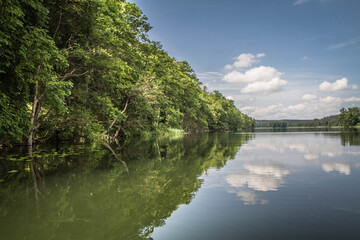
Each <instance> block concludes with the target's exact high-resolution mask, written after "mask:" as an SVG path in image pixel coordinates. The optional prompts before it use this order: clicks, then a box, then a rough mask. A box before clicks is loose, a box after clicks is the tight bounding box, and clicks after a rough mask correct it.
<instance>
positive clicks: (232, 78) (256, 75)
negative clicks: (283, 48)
mask: <svg viewBox="0 0 360 240" xmlns="http://www.w3.org/2000/svg"><path fill="white" fill-rule="evenodd" d="M281 75H283V73H282V72H279V71H278V70H276V69H275V68H273V67H267V66H260V67H255V68H252V69H249V70H247V71H246V72H244V73H242V72H239V71H232V72H230V73H228V74H226V75H225V76H224V77H223V80H224V81H226V82H229V83H247V85H246V86H245V87H244V88H243V89H242V90H241V92H242V93H269V92H275V91H278V90H280V89H282V88H283V87H284V86H285V85H286V84H287V81H285V80H283V79H280V77H281Z"/></svg>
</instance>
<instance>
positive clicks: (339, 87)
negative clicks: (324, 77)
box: [319, 78, 348, 92]
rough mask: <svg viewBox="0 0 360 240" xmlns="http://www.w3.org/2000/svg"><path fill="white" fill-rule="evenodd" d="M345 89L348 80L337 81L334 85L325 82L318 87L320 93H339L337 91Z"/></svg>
mask: <svg viewBox="0 0 360 240" xmlns="http://www.w3.org/2000/svg"><path fill="white" fill-rule="evenodd" d="M347 87H348V79H347V78H341V79H338V80H336V82H334V83H330V82H327V81H325V82H322V83H321V84H320V85H319V89H320V91H326V92H333V91H339V90H343V89H346V88H347Z"/></svg>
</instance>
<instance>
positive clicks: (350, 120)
mask: <svg viewBox="0 0 360 240" xmlns="http://www.w3.org/2000/svg"><path fill="white" fill-rule="evenodd" d="M339 122H340V125H341V126H343V127H345V128H348V127H353V126H355V125H357V124H358V123H360V108H359V107H350V108H348V109H345V108H342V109H340V115H339Z"/></svg>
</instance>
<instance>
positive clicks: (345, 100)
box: [344, 97, 360, 102]
mask: <svg viewBox="0 0 360 240" xmlns="http://www.w3.org/2000/svg"><path fill="white" fill-rule="evenodd" d="M344 102H360V97H350V98H345V99H344Z"/></svg>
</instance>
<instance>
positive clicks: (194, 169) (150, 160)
mask: <svg viewBox="0 0 360 240" xmlns="http://www.w3.org/2000/svg"><path fill="white" fill-rule="evenodd" d="M250 137H251V136H250V135H246V134H229V133H222V134H202V135H186V136H183V135H182V136H178V135H177V136H171V137H162V138H150V139H146V140H144V139H132V140H130V141H128V142H125V143H124V144H123V145H122V146H120V145H116V144H114V145H107V144H105V145H103V144H101V143H99V144H96V143H93V144H91V145H80V146H70V147H63V148H60V149H53V148H51V147H47V146H37V147H36V149H34V151H32V149H31V151H30V152H29V155H28V156H24V155H21V154H15V155H14V154H13V155H11V154H7V155H6V159H7V160H6V164H7V165H8V168H9V169H16V170H18V173H15V174H8V171H7V172H6V174H5V171H4V172H3V174H2V179H4V180H5V181H4V182H2V184H1V186H0V196H1V197H0V212H1V213H2V215H1V217H0V225H1V226H2V231H1V232H2V236H3V237H5V238H4V239H24V238H25V237H26V238H27V239H151V237H149V236H150V234H151V233H152V232H153V230H154V228H155V227H158V226H162V225H164V223H165V219H166V218H168V217H169V216H170V215H171V214H172V213H173V212H174V211H175V210H176V209H177V208H178V207H179V205H181V204H189V203H190V202H191V200H192V199H193V198H194V196H195V194H196V192H197V191H198V189H199V188H200V186H201V184H202V180H200V179H199V177H200V176H201V175H202V174H203V173H204V171H207V170H208V169H210V168H221V167H223V166H224V165H225V164H226V162H227V161H228V160H229V159H233V158H234V156H235V154H236V153H237V151H238V150H239V148H240V146H241V145H242V144H243V143H245V142H247V141H248V140H249V138H250ZM114 156H116V157H114ZM2 158H3V159H4V158H5V156H2ZM14 159H15V160H14ZM2 161H4V162H5V160H2ZM40 170H41V171H40ZM40 172H41V174H40ZM40 176H43V177H41V178H40ZM39 181H40V182H43V183H44V184H39ZM30 183H31V184H30ZM31 189H32V190H33V191H34V193H35V194H31V193H30V192H31V191H30V190H31ZM34 203H35V206H36V207H35V208H34ZM37 206H38V207H37Z"/></svg>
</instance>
